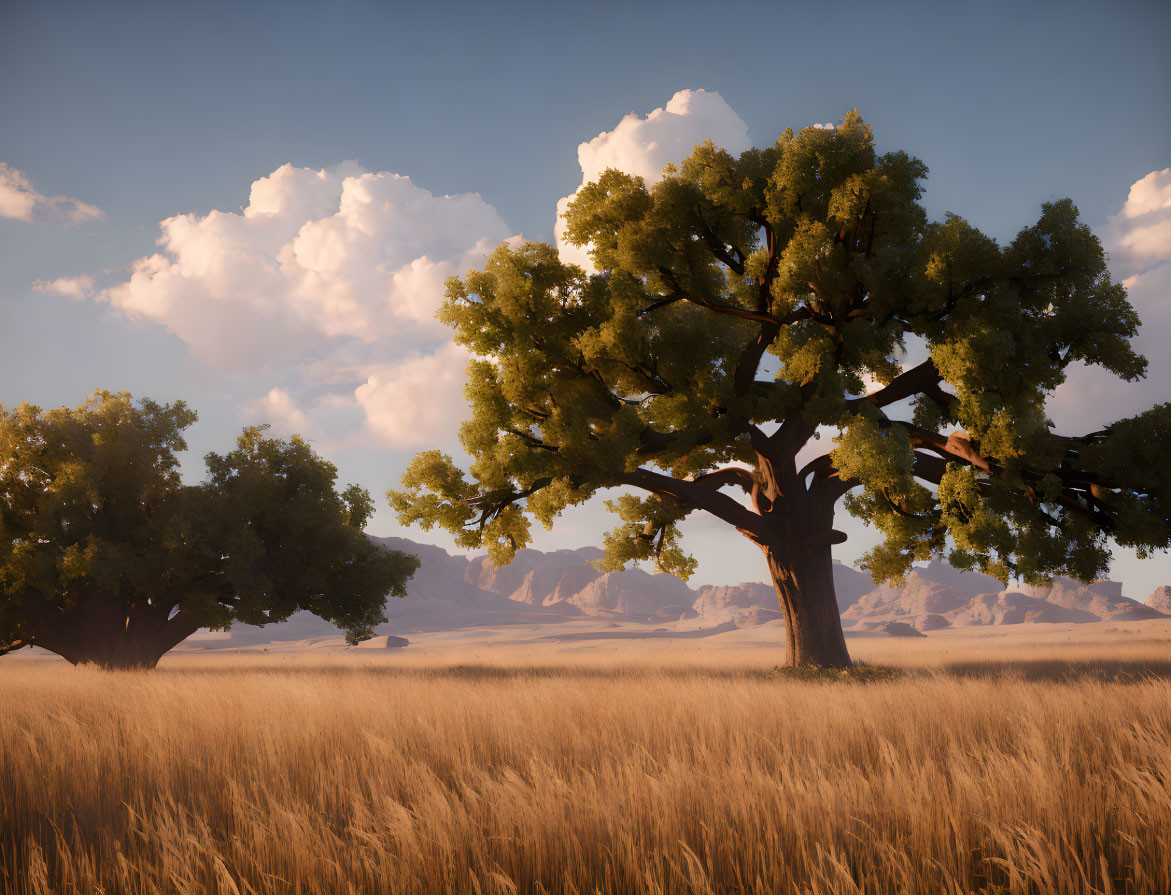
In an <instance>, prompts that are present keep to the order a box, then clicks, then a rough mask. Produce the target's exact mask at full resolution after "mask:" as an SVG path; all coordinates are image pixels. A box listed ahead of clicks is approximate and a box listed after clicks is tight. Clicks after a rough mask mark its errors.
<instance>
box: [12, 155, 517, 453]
mask: <svg viewBox="0 0 1171 895" xmlns="http://www.w3.org/2000/svg"><path fill="white" fill-rule="evenodd" d="M159 227H160V231H161V235H160V237H159V239H158V241H157V245H158V247H159V251H157V252H156V253H154V254H152V255H148V256H145V257H142V258H140V259H138V260H137V261H135V262H134V264H133V265H132V266H131V267H130V269H129V276H128V277H127V278H125V279H123V280H122V281H121V282H118V283H115V284H114V285H113V286H110V287H109V288H106V289H104V290H101V291H100V292H98V293H97V294H94V293H93V291H92V290H93V281H92V279H90V278H88V277H78V278H62V279H61V280H55V281H53V282H51V283H49V282H43V281H38V282H37V284H35V288H37V289H39V290H41V291H45V292H54V293H57V294H61V295H67V296H69V297H71V298H83V297H87V296H92V297H93V298H95V299H96V300H98V301H103V302H107V303H109V304H110V305H112V306H113V307H115V308H117V309H119V310H121V311H122V312H123V313H125V314H126V315H127V316H128V317H132V318H140V319H146V320H150V321H154V322H156V323H158V324H160V325H162V326H164V327H166V329H167V330H169V331H170V332H171V333H173V334H175V335H176V336H178V337H179V338H180V339H181V340H182V341H183V342H184V343H186V345H187V347H188V349H189V351H190V353H191V355H192V356H193V357H195V358H196V359H197V360H199V361H200V362H202V363H203V364H205V365H207V366H210V367H213V368H215V369H217V370H220V371H223V372H226V373H229V374H232V375H235V376H238V377H243V379H244V382H245V383H247V385H246V386H245V387H246V388H249V390H252V389H255V390H254V391H253V392H252V393H253V394H257V393H259V394H260V395H261V397H258V398H255V399H253V400H249V401H245V402H243V403H242V404H240V405H239V406H238V411H239V414H240V417H241V419H243V420H244V421H246V422H249V423H257V422H267V423H270V424H271V425H272V426H273V428H274V430H275V431H276V432H277V433H278V434H282V435H288V434H292V433H294V432H295V433H298V434H301V435H304V436H305V437H306V438H310V439H316V440H327V441H329V442H330V443H331V444H333V445H334V446H339V445H343V444H346V443H353V442H352V438H351V436H353V435H354V434H355V432H358V431H364V432H365V433H366V436H365V438H364V439H361V440H369V439H373V440H375V441H378V442H379V443H381V444H384V445H390V446H392V447H396V448H416V447H426V446H430V445H431V444H432V443H433V442H434V441H435V440H439V441H442V442H444V443H450V442H451V441H452V440H453V435H454V432H455V429H456V427H457V426H458V425H459V422H460V420H461V419H462V418H463V415H464V414H463V413H462V412H460V410H456V409H454V408H453V406H452V405H453V402H454V401H456V400H458V399H459V395H460V389H461V388H462V385H463V381H464V368H465V366H466V355H464V354H463V353H462V351H460V350H459V349H456V348H455V347H454V346H453V345H452V344H451V342H450V331H449V330H448V329H447V328H446V327H444V326H442V325H441V324H440V323H439V322H438V321H436V320H435V312H436V310H437V309H438V307H439V305H440V303H441V302H442V300H443V296H444V281H445V280H446V279H447V278H449V277H451V276H457V275H461V274H463V273H465V272H466V271H467V270H468V269H469V268H470V267H472V266H475V265H479V264H482V262H483V260H484V258H485V257H486V255H487V254H488V253H489V252H490V251H491V250H492V249H494V248H495V247H496V246H497V245H498V244H499V243H500V242H502V241H506V240H510V241H511V240H516V239H518V238H519V237H510V231H509V229H508V226H507V225H506V224H505V223H504V221H503V220H501V218H500V216H499V215H498V214H497V213H496V211H495V209H494V208H493V207H492V206H491V205H489V204H488V203H486V202H485V201H484V200H483V199H482V198H481V197H480V196H479V195H478V194H475V193H467V194H463V195H456V196H437V195H433V194H432V193H430V192H429V191H427V190H425V189H423V188H421V187H419V186H416V185H415V184H414V183H413V182H412V181H411V179H410V178H409V177H405V176H402V175H399V174H392V173H388V172H385V171H384V172H379V173H371V172H367V171H364V170H362V169H361V168H360V167H359V166H358V165H357V164H356V163H353V162H347V163H344V164H342V165H338V166H336V167H332V168H326V169H322V170H311V169H307V168H294V167H293V166H291V165H283V166H282V167H280V168H278V169H277V170H275V171H273V172H272V173H271V174H269V175H268V176H267V177H262V178H260V179H259V180H257V181H256V182H255V183H253V184H252V188H251V193H250V197H249V202H248V205H247V206H246V207H245V208H243V209H242V210H241V211H239V212H222V211H212V212H210V213H208V214H206V215H198V214H180V215H175V216H174V217H170V218H167V219H166V220H164V221H162V222H161V223H160V225H159ZM461 410H462V409H461ZM347 439H350V441H349V442H347Z"/></svg>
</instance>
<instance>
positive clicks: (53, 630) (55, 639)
mask: <svg viewBox="0 0 1171 895" xmlns="http://www.w3.org/2000/svg"><path fill="white" fill-rule="evenodd" d="M173 608H174V606H173V605H172V604H167V603H165V602H160V603H155V602H150V603H148V602H146V601H145V600H144V601H141V602H138V603H135V604H133V605H131V606H126V605H125V604H124V603H123V602H122V601H121V600H120V599H118V598H116V597H112V596H109V595H106V594H89V595H87V596H86V597H85V599H83V600H82V601H81V602H80V603H79V605H77V606H75V607H73V608H72V609H70V610H68V611H65V612H61V611H41V612H38V613H37V623H36V629H37V630H36V632H35V634H34V636H33V638H32V640H33V644H34V645H35V646H39V647H41V648H43V649H47V650H49V651H50V652H53V653H56V654H57V655H59V656H61V657H62V658H64V659H66V660H67V661H69V662H72V663H73V664H74V665H81V664H86V663H92V664H94V665H98V666H101V667H102V668H111V669H149V668H154V667H155V666H156V665H158V663H159V659H161V658H162V657H163V656H164V655H166V653H167V652H169V651H170V650H171V649H173V648H174V647H176V646H178V645H179V644H180V643H181V642H182V641H184V640H186V639H187V638H188V637H190V636H191V635H192V634H194V633H195V632H196V630H198V626H197V625H196V624H195V623H194V622H192V621H191V620H190V619H188V618H187V617H186V616H184V615H183V614H182V613H178V614H175V615H173V616H172V610H173ZM46 609H47V607H46Z"/></svg>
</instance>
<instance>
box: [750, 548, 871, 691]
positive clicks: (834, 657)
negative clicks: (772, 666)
mask: <svg viewBox="0 0 1171 895" xmlns="http://www.w3.org/2000/svg"><path fill="white" fill-rule="evenodd" d="M765 558H766V559H767V560H768V568H769V572H770V573H771V574H772V577H773V584H774V585H775V586H776V589H777V599H778V601H779V602H780V604H781V612H782V614H783V615H784V617H785V635H786V638H787V640H788V647H789V652H788V661H787V664H788V665H790V666H798V665H808V666H822V667H827V668H847V667H849V666H850V664H851V663H850V653H849V651H848V650H847V649H846V637H845V635H844V634H843V633H842V618H841V614H840V613H839V611H838V601H837V595H836V594H835V593H834V576H833V557H832V555H831V553H830V545H829V544H828V543H826V544H824V545H820V546H816V547H811V548H807V549H804V550H802V549H800V548H797V549H796V550H787V549H777V548H771V549H765Z"/></svg>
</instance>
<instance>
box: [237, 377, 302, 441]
mask: <svg viewBox="0 0 1171 895" xmlns="http://www.w3.org/2000/svg"><path fill="white" fill-rule="evenodd" d="M240 415H241V416H243V417H245V418H246V419H247V420H248V422H249V424H251V425H260V424H263V425H268V426H271V427H272V429H273V432H274V434H276V435H282V436H289V435H300V436H302V437H304V438H311V437H313V436H314V435H315V434H316V430H317V427H316V426H314V425H313V424H312V423H310V422H309V418H308V417H307V416H305V413H304V412H303V411H302V410H301V408H300V407H298V406H297V402H296V401H294V400H293V396H292V395H290V394H289V393H288V392H287V391H285V390H284V389H283V388H273V389H270V390H269V392H268V394H267V395H265V396H264V397H263V398H258V399H257V400H255V401H249V402H247V403H246V404H244V405H243V406H242V407H241V408H240Z"/></svg>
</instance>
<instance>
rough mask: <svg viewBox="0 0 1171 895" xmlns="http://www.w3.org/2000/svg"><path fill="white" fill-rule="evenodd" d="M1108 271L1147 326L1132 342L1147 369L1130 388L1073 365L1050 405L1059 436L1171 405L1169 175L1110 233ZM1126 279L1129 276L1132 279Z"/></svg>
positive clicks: (1170, 171) (1141, 185)
mask: <svg viewBox="0 0 1171 895" xmlns="http://www.w3.org/2000/svg"><path fill="white" fill-rule="evenodd" d="M1105 242H1106V246H1107V248H1108V249H1109V250H1110V256H1111V268H1112V272H1113V273H1114V275H1115V276H1122V277H1125V278H1124V279H1123V280H1122V284H1123V285H1124V286H1125V287H1126V289H1127V292H1128V294H1129V298H1130V303H1131V304H1132V305H1134V307H1135V309H1136V310H1137V311H1138V313H1139V318H1140V319H1141V321H1142V326H1141V327H1140V328H1139V332H1138V335H1137V336H1136V337H1135V338H1134V340H1133V341H1132V343H1131V344H1132V345H1133V346H1134V348H1135V350H1136V351H1138V352H1139V353H1140V354H1142V355H1143V356H1144V357H1146V359H1147V361H1148V362H1149V366H1148V368H1147V375H1146V378H1145V379H1142V380H1140V381H1138V382H1125V381H1123V380H1121V379H1119V378H1117V377H1116V376H1113V375H1111V374H1110V373H1108V372H1106V371H1105V370H1102V369H1099V368H1096V367H1092V368H1091V367H1086V366H1084V365H1080V364H1079V365H1076V366H1074V367H1072V368H1071V369H1070V370H1069V376H1068V378H1067V379H1066V381H1065V383H1064V384H1062V385H1061V386H1060V387H1059V388H1058V389H1057V390H1056V391H1055V392H1054V393H1053V395H1052V397H1051V398H1050V400H1049V403H1048V405H1047V408H1048V410H1049V415H1050V417H1052V419H1053V421H1054V423H1055V428H1056V429H1057V431H1059V432H1061V433H1063V434H1081V433H1083V432H1090V431H1093V430H1094V429H1095V428H1097V427H1099V426H1101V425H1103V424H1106V423H1111V422H1114V421H1115V420H1118V419H1122V418H1124V417H1128V416H1133V415H1135V414H1136V413H1141V412H1142V411H1144V410H1146V409H1148V408H1149V407H1151V406H1152V405H1153V404H1158V403H1161V402H1164V401H1169V400H1171V385H1168V383H1171V353H1168V351H1167V350H1166V343H1167V337H1168V334H1169V333H1171V168H1167V169H1165V170H1163V171H1152V172H1151V173H1150V174H1148V175H1147V176H1146V177H1144V178H1142V179H1141V180H1139V181H1137V182H1135V183H1134V184H1133V185H1132V186H1131V188H1130V195H1129V197H1128V198H1127V200H1126V203H1125V204H1124V205H1123V206H1122V209H1121V210H1120V211H1119V213H1118V214H1117V215H1115V216H1114V217H1113V218H1112V219H1111V221H1110V226H1109V227H1108V229H1107V233H1106V239H1105ZM1128 274H1129V275H1128Z"/></svg>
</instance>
